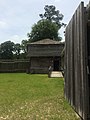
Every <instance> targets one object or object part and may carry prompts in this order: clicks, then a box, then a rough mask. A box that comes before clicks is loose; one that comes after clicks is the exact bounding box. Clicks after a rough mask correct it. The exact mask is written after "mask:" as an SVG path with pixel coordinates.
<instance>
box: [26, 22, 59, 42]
mask: <svg viewBox="0 0 90 120" xmlns="http://www.w3.org/2000/svg"><path fill="white" fill-rule="evenodd" d="M28 37H29V41H30V42H35V41H38V40H42V39H46V38H50V39H54V40H61V38H60V37H58V26H57V25H56V24H55V23H53V22H51V21H49V20H40V21H38V22H37V24H34V26H33V27H32V31H31V33H28Z"/></svg>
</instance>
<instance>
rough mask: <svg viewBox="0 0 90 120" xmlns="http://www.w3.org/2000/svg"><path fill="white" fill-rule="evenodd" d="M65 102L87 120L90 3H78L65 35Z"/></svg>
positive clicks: (89, 114) (89, 113)
mask: <svg viewBox="0 0 90 120" xmlns="http://www.w3.org/2000/svg"><path fill="white" fill-rule="evenodd" d="M65 98H66V99H67V100H68V102H69V104H70V105H71V106H72V107H73V108H74V110H75V111H76V112H77V113H78V115H79V116H80V117H81V119H83V120H90V3H89V4H88V5H87V7H84V2H81V3H80V5H79V7H78V8H77V10H76V11H75V13H74V15H73V16H72V19H71V20H70V22H69V24H68V25H67V27H66V33H65Z"/></svg>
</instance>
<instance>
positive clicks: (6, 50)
mask: <svg viewBox="0 0 90 120" xmlns="http://www.w3.org/2000/svg"><path fill="white" fill-rule="evenodd" d="M13 50H14V43H13V42H11V41H6V42H4V43H2V44H1V45H0V56H1V58H2V59H12V58H13Z"/></svg>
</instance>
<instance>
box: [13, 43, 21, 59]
mask: <svg viewBox="0 0 90 120" xmlns="http://www.w3.org/2000/svg"><path fill="white" fill-rule="evenodd" d="M20 51H21V45H20V44H19V43H16V44H14V52H15V55H14V56H15V58H16V59H19V57H20Z"/></svg>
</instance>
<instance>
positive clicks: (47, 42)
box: [30, 39, 61, 44]
mask: <svg viewBox="0 0 90 120" xmlns="http://www.w3.org/2000/svg"><path fill="white" fill-rule="evenodd" d="M30 44H61V42H60V41H55V40H51V39H44V40H40V41H37V42H33V43H30Z"/></svg>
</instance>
